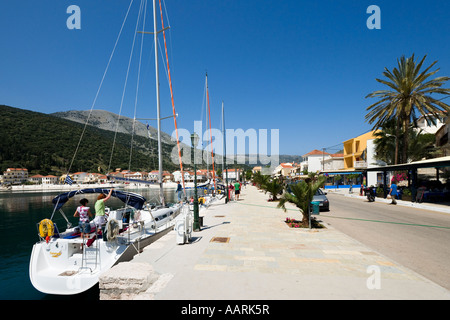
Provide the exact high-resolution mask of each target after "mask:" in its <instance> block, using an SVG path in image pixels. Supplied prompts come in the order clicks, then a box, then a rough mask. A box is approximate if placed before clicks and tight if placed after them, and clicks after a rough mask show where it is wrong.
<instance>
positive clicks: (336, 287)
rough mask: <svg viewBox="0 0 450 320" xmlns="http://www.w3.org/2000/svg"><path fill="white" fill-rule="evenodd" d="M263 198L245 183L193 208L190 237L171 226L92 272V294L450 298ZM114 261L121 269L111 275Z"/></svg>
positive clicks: (345, 238)
mask: <svg viewBox="0 0 450 320" xmlns="http://www.w3.org/2000/svg"><path fill="white" fill-rule="evenodd" d="M267 199H268V194H264V192H261V191H259V190H258V189H256V188H255V187H253V186H247V187H246V188H243V190H242V192H241V199H240V200H239V201H234V202H230V203H228V204H225V203H224V201H223V200H222V201H220V202H219V201H217V202H215V203H214V204H212V205H211V206H210V207H209V208H208V209H207V210H205V211H203V212H202V213H201V216H203V227H202V230H201V231H199V232H194V233H193V238H192V241H191V242H190V243H187V244H183V245H179V244H177V243H176V233H175V231H171V232H170V233H168V234H167V235H165V236H164V237H162V238H160V239H159V240H157V241H155V242H154V243H152V244H151V245H149V246H148V247H146V248H145V249H144V250H143V252H142V253H141V254H139V255H136V256H135V257H134V258H133V260H131V261H130V262H126V264H127V266H125V267H126V268H124V266H123V265H122V266H120V264H119V265H118V266H116V267H114V268H113V269H112V270H111V272H107V274H106V275H105V277H102V278H103V279H102V278H101V279H100V299H102V300H107V299H122V300H124V299H136V300H335V299H340V300H342V299H345V300H369V299H370V300H397V299H402V300H405V299H406V300H429V299H430V300H431V299H432V300H436V299H439V300H448V299H450V291H448V290H446V289H445V288H443V287H441V286H439V285H437V284H435V283H433V282H431V281H430V280H428V279H426V278H424V277H423V276H421V275H419V274H417V273H415V272H413V271H411V270H409V269H408V268H406V267H404V266H402V265H399V264H398V263H396V262H395V261H393V260H392V259H388V258H386V257H385V256H383V255H382V254H380V253H378V252H375V251H374V250H372V249H370V248H368V247H367V246H365V245H363V244H361V243H359V242H358V241H356V240H354V239H352V238H350V237H348V236H347V235H345V234H343V233H342V232H339V231H337V230H336V229H333V228H332V227H331V226H329V225H325V226H326V228H324V229H312V230H309V229H293V228H289V227H288V226H287V224H286V223H285V222H284V221H285V219H286V217H290V218H295V219H298V220H300V219H301V213H300V212H299V211H298V210H297V209H295V207H293V206H291V207H290V208H289V210H288V211H287V212H284V211H283V210H281V209H277V208H276V205H277V203H276V202H267ZM117 268H121V270H127V271H125V272H121V273H120V272H119V273H120V274H121V275H120V276H119V275H117V274H118V272H117V271H118V270H117ZM127 274H129V276H130V277H134V275H136V274H138V277H141V278H140V279H141V280H139V279H138V280H136V279H133V281H132V282H133V283H136V281H138V282H139V281H141V282H142V283H144V284H143V285H140V286H135V287H136V288H138V289H136V290H135V291H133V290H129V288H127V285H126V283H127ZM115 276H116V277H117V278H116V280H118V279H119V278H120V277H121V279H122V282H123V284H122V287H121V289H117V288H116V291H115V292H114V293H112V291H109V292H108V290H106V289H105V288H107V287H108V285H107V283H106V282H109V283H113V282H114V281H115V280H114V279H115V278H114V277H115ZM108 277H109V278H108ZM105 279H109V280H105ZM116 283H117V281H116ZM117 287H118V286H117ZM117 290H118V291H117Z"/></svg>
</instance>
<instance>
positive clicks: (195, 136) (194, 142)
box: [191, 132, 200, 231]
mask: <svg viewBox="0 0 450 320" xmlns="http://www.w3.org/2000/svg"><path fill="white" fill-rule="evenodd" d="M198 140H199V138H198V134H196V133H195V132H194V133H193V134H191V142H192V150H193V151H194V231H200V222H199V217H198V196H197V165H196V164H195V148H196V147H197V145H198Z"/></svg>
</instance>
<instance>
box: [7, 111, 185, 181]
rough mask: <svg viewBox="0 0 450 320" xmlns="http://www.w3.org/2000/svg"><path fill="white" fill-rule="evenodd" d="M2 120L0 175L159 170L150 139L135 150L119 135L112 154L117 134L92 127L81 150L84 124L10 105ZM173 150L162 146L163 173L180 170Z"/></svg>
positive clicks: (137, 139) (140, 139)
mask: <svg viewBox="0 0 450 320" xmlns="http://www.w3.org/2000/svg"><path fill="white" fill-rule="evenodd" d="M0 114H1V116H0V128H2V129H1V130H0V172H3V171H5V170H6V168H9V167H17V168H20V167H22V168H27V169H28V171H29V173H31V174H34V173H41V174H55V175H59V174H62V173H66V172H67V170H68V168H69V166H70V164H71V163H72V166H71V169H70V172H76V171H90V172H99V171H100V172H102V173H105V172H106V171H107V170H108V169H109V170H111V171H112V170H115V169H116V168H122V169H130V170H132V171H137V170H145V171H150V170H157V168H158V158H157V142H156V141H154V140H150V139H148V137H143V136H134V138H133V148H132V149H131V148H130V145H131V136H130V135H129V134H125V133H118V134H117V136H116V143H115V146H114V150H113V147H112V146H113V141H114V132H112V131H108V130H103V129H100V128H98V127H97V126H87V127H86V131H85V133H84V136H83V139H82V141H81V143H80V145H79V147H78V143H79V141H80V137H81V134H82V132H83V129H84V125H83V124H81V123H78V122H74V121H69V120H66V119H62V118H60V117H56V116H53V115H48V114H44V113H39V112H34V111H28V110H23V109H18V108H13V107H9V106H5V105H0ZM173 147H174V144H173V142H172V144H168V143H163V144H162V152H163V168H164V170H168V171H173V170H177V169H179V166H178V165H176V164H175V163H174V162H172V161H171V152H172V149H173ZM77 148H78V151H77V154H76V156H75V157H74V154H75V150H77ZM112 150H113V154H112V156H111V153H112ZM130 152H132V157H131V158H132V159H131V161H130ZM110 159H111V161H110ZM99 169H100V170H99Z"/></svg>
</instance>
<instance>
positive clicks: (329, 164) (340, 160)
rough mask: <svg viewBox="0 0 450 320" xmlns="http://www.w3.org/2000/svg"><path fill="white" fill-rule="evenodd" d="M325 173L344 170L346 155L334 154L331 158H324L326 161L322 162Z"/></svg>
mask: <svg viewBox="0 0 450 320" xmlns="http://www.w3.org/2000/svg"><path fill="white" fill-rule="evenodd" d="M320 162H321V167H322V168H323V171H336V170H342V169H344V154H343V153H334V154H330V156H329V157H324V160H323V161H322V160H320Z"/></svg>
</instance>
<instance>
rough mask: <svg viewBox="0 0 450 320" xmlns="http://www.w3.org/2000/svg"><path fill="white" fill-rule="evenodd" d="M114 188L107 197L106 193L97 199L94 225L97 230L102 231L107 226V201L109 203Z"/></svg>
mask: <svg viewBox="0 0 450 320" xmlns="http://www.w3.org/2000/svg"><path fill="white" fill-rule="evenodd" d="M113 189H114V188H112V189H111V190H109V193H108V195H107V196H105V194H104V193H101V194H100V195H99V196H98V197H97V201H96V202H95V218H94V223H95V225H96V226H97V229H100V228H101V227H102V226H104V225H105V224H106V217H105V201H107V200H108V199H109V198H111V193H112V191H113Z"/></svg>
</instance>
